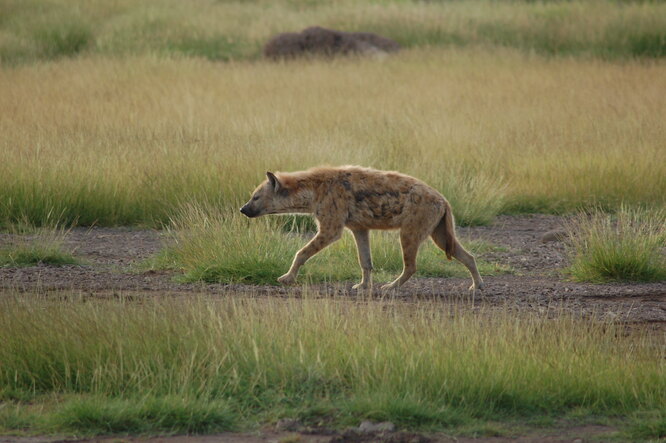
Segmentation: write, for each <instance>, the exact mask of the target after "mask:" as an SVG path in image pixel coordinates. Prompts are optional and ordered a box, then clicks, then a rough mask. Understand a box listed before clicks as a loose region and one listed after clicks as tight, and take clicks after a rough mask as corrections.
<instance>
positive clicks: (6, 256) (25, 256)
mask: <svg viewBox="0 0 666 443" xmlns="http://www.w3.org/2000/svg"><path fill="white" fill-rule="evenodd" d="M65 236H66V232H65V231H63V230H60V229H57V228H52V229H40V230H37V231H36V233H34V234H32V235H28V236H21V237H18V236H17V237H16V240H15V241H13V242H12V243H11V244H9V245H8V246H0V266H11V267H14V266H33V265H36V264H40V263H42V264H48V265H69V264H78V263H79V260H77V259H76V258H75V257H74V256H73V255H72V253H71V252H70V251H68V250H66V249H65V248H64V247H63V242H64V240H65Z"/></svg>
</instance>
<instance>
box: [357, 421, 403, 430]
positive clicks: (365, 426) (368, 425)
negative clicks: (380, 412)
mask: <svg viewBox="0 0 666 443" xmlns="http://www.w3.org/2000/svg"><path fill="white" fill-rule="evenodd" d="M358 430H359V432H367V433H369V432H393V431H395V425H394V424H393V423H391V422H390V421H383V422H381V423H373V422H371V421H370V420H365V421H363V422H361V425H360V426H359V427H358Z"/></svg>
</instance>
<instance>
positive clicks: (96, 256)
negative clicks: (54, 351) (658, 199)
mask: <svg viewBox="0 0 666 443" xmlns="http://www.w3.org/2000/svg"><path fill="white" fill-rule="evenodd" d="M563 222H564V219H563V218H561V217H556V216H547V215H530V216H501V217H499V218H498V219H497V220H496V221H495V222H494V223H493V224H492V225H491V226H484V227H473V228H459V230H458V235H459V237H461V239H462V240H463V242H464V240H465V239H466V238H480V239H484V240H487V241H489V242H491V243H493V244H496V245H500V246H504V247H505V248H506V252H488V253H484V254H479V256H480V257H482V258H483V259H485V260H488V261H492V262H499V263H503V264H508V265H510V266H511V267H512V268H513V269H514V270H515V274H512V275H501V276H495V277H485V281H486V288H485V290H484V291H482V292H479V293H477V295H476V297H475V298H474V304H473V308H474V309H480V308H483V307H488V306H490V307H502V308H506V307H507V306H508V307H509V308H510V309H514V308H515V309H518V310H536V311H538V312H544V311H545V310H546V309H548V308H552V307H554V306H555V307H560V306H561V307H562V308H564V309H567V310H570V311H571V312H574V313H576V314H580V315H592V314H594V315H599V316H601V317H605V318H609V319H614V320H618V321H625V322H631V323H651V324H652V325H653V326H654V327H656V328H664V329H666V281H662V282H656V283H614V284H604V285H596V284H583V283H574V282H571V281H567V280H566V277H565V276H563V275H562V273H561V271H562V269H563V267H564V266H566V256H565V253H564V249H565V245H564V243H563V242H561V241H551V242H546V243H544V242H542V241H541V238H542V236H543V234H544V233H545V232H548V231H550V230H553V229H557V228H559V227H561V226H562V224H563ZM15 240H16V238H15V236H13V235H10V234H0V247H2V246H3V245H6V244H9V243H11V242H13V241H15ZM165 241H167V239H166V238H165V237H164V235H163V234H162V233H160V232H158V231H154V230H136V229H131V228H76V229H73V230H72V231H71V232H70V234H69V236H68V238H67V240H66V244H65V246H66V247H67V248H70V249H72V250H73V251H74V253H75V255H76V256H77V257H80V258H82V259H83V260H85V262H86V264H85V265H68V266H49V265H37V266H32V267H22V268H9V267H5V268H0V290H1V289H5V290H18V291H60V290H74V291H79V292H81V293H84V294H89V295H91V296H99V297H103V296H109V295H117V294H119V293H122V294H131V293H134V292H142V293H146V292H147V293H160V294H183V293H185V294H187V293H207V294H219V295H227V294H234V293H238V292H250V293H254V294H259V295H264V294H265V295H268V296H283V295H285V294H287V293H294V292H295V293H299V292H300V291H301V290H302V288H300V287H295V288H285V287H280V286H251V285H227V284H203V283H196V284H194V283H177V282H175V281H174V277H175V276H176V275H177V274H176V273H174V272H170V271H159V272H154V271H149V272H143V273H140V272H137V271H136V267H135V266H134V267H133V266H132V265H133V264H136V263H138V262H140V261H142V260H145V259H147V258H149V257H150V256H152V255H153V254H155V253H157V252H158V251H159V250H160V248H162V247H163V245H164V242H165ZM350 259H352V260H355V258H351V257H350ZM443 265H444V266H445V264H443ZM470 282H471V280H470V279H469V278H464V279H461V278H413V279H412V280H410V281H409V282H408V283H407V284H406V285H405V286H404V287H403V288H402V290H401V293H400V296H402V297H404V298H405V299H406V300H409V299H420V298H437V299H440V300H441V301H442V303H453V302H458V301H460V300H469V299H470V297H469V294H468V292H467V287H468V286H469V284H470ZM351 286H352V283H351V282H350V283H345V284H322V285H318V286H317V287H316V288H315V289H316V290H317V291H318V292H320V293H321V294H322V295H324V296H325V295H329V294H330V295H332V294H336V295H340V296H347V297H349V298H351V299H353V298H355V297H357V296H358V294H356V293H355V292H354V291H352V290H351ZM376 295H377V296H378V297H379V296H380V294H376ZM469 306H470V307H471V306H472V304H471V303H469Z"/></svg>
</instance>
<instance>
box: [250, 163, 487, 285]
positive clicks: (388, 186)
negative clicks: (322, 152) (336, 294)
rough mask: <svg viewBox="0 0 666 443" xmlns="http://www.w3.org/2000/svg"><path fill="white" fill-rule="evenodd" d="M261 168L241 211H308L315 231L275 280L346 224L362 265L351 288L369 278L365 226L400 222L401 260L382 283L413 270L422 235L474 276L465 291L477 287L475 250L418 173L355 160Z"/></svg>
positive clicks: (287, 279)
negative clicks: (260, 178) (400, 266)
mask: <svg viewBox="0 0 666 443" xmlns="http://www.w3.org/2000/svg"><path fill="white" fill-rule="evenodd" d="M266 176H267V179H266V181H264V182H263V183H262V184H260V185H259V186H258V187H257V189H255V191H254V193H253V194H252V198H251V199H250V201H248V202H247V203H246V204H245V205H244V206H243V207H242V208H241V210H240V211H241V213H243V214H245V215H246V216H248V217H259V216H261V215H266V214H285V213H305V214H314V216H315V218H316V220H317V225H318V226H319V230H318V232H317V234H316V235H315V236H314V238H313V239H312V240H310V242H308V244H306V245H305V246H304V247H303V248H302V249H301V250H300V251H298V252H297V253H296V256H295V257H294V261H293V263H292V265H291V268H290V269H289V272H287V273H286V274H284V275H283V276H282V277H280V278H278V281H279V282H281V283H284V284H290V283H294V282H295V281H296V276H297V275H298V270H299V268H300V267H301V266H303V264H304V263H305V262H306V261H307V260H308V259H309V258H310V257H312V256H313V255H315V254H316V253H318V252H319V251H321V250H322V249H324V248H325V247H326V246H328V245H330V244H331V243H333V242H334V241H336V240H338V239H339V238H340V237H341V236H342V231H343V230H344V228H345V227H346V228H348V229H349V230H350V231H351V232H352V233H353V234H354V239H355V240H356V247H357V249H358V261H359V263H360V265H361V269H362V271H363V278H362V279H361V282H360V283H359V284H357V285H355V286H354V289H359V288H362V289H366V288H369V287H370V286H371V285H372V275H371V273H372V257H371V255H370V237H369V235H368V231H369V230H370V229H400V244H401V245H402V255H403V262H404V268H403V271H402V274H400V276H399V277H398V278H397V279H395V280H394V281H393V282H391V283H389V284H387V285H384V286H383V287H382V289H383V290H387V289H393V288H397V287H399V286H401V285H402V284H403V283H405V282H406V281H407V280H409V278H410V277H411V276H412V275H413V274H414V272H416V255H417V252H418V249H419V246H420V245H421V243H422V242H423V241H424V240H425V239H426V238H427V237H428V236H430V237H432V239H433V240H434V242H435V244H436V245H437V246H439V247H440V248H441V249H443V250H444V251H445V252H446V256H447V257H448V259H449V260H451V258H452V257H455V258H456V259H457V260H459V261H460V262H461V263H462V264H463V265H465V266H466V267H467V269H469V272H470V273H471V274H472V280H473V284H472V286H471V287H470V290H471V291H474V290H475V289H481V288H483V280H482V279H481V276H480V275H479V272H478V270H477V269H476V261H475V260H474V257H473V256H472V255H471V254H470V253H469V252H467V251H466V250H465V248H463V247H462V245H461V244H460V243H459V242H458V240H457V239H456V235H455V227H454V221H453V214H452V212H451V206H450V205H449V202H448V201H447V200H446V199H445V198H444V197H443V196H442V194H440V193H439V192H437V191H435V190H434V189H433V188H431V187H430V186H428V185H426V184H425V183H423V182H422V181H420V180H417V179H415V178H413V177H410V176H408V175H405V174H400V173H399V172H393V171H378V170H375V169H369V168H362V167H358V166H343V167H338V168H313V169H309V170H307V171H299V172H290V173H286V172H282V173H280V172H278V173H276V174H273V173H271V172H267V173H266Z"/></svg>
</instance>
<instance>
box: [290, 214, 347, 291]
mask: <svg viewBox="0 0 666 443" xmlns="http://www.w3.org/2000/svg"><path fill="white" fill-rule="evenodd" d="M343 229H344V225H342V224H340V225H338V224H334V223H321V224H320V226H319V231H318V232H317V234H316V235H315V236H314V238H313V239H312V240H310V241H309V242H308V244H306V245H305V246H303V247H302V248H301V250H300V251H298V252H297V253H296V256H295V257H294V261H293V262H292V263H291V268H289V272H287V273H286V274H284V275H283V276H282V277H280V278H278V281H279V282H280V283H284V284H286V285H288V284H292V283H294V282H295V281H296V277H297V276H298V270H299V269H300V267H301V266H303V265H304V264H305V262H306V261H308V260H309V259H310V257H312V256H313V255H315V254H316V253H317V252H319V251H321V250H322V249H324V248H325V247H326V246H328V245H330V244H331V243H333V242H335V241H337V240H339V239H340V237H342V231H343Z"/></svg>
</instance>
